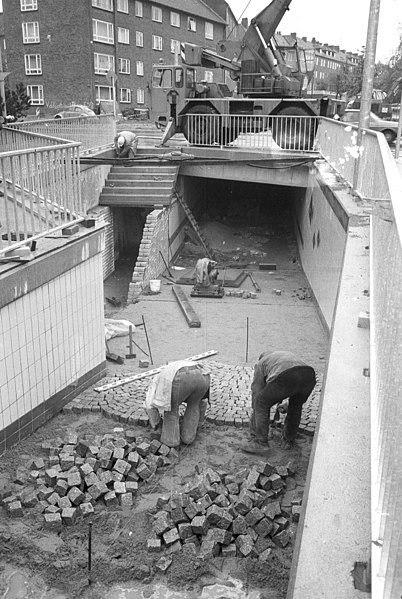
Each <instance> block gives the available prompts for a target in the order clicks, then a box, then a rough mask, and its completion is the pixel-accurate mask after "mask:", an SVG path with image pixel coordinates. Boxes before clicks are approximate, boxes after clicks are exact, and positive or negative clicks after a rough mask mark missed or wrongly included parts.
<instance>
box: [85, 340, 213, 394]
mask: <svg viewBox="0 0 402 599" xmlns="http://www.w3.org/2000/svg"><path fill="white" fill-rule="evenodd" d="M217 353H218V352H217V351H216V350H214V349H211V350H209V351H206V352H203V353H202V354H196V355H195V356H191V357H190V358H185V360H192V361H193V362H197V361H198V360H203V359H204V358H210V357H211V356H216V354H217ZM162 368H163V366H159V368H152V370H147V371H146V372H141V373H140V374H133V376H127V377H125V378H123V379H120V380H118V381H114V382H113V383H106V385H101V386H100V387H95V391H98V393H100V392H101V391H109V389H114V388H115V387H121V386H122V385H126V384H127V383H133V382H134V381H139V380H140V379H145V378H146V377H148V376H154V375H155V374H158V372H160V371H161V370H162Z"/></svg>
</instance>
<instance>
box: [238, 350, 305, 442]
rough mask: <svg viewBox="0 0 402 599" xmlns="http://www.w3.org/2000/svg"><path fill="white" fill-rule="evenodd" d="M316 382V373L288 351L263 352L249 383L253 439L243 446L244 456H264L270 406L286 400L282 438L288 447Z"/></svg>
mask: <svg viewBox="0 0 402 599" xmlns="http://www.w3.org/2000/svg"><path fill="white" fill-rule="evenodd" d="M315 383H316V378H315V372H314V369H313V368H312V367H311V366H308V365H307V364H305V362H303V361H302V360H300V359H299V358H298V357H297V356H295V355H294V354H292V353H291V352H287V351H274V352H264V353H263V354H261V355H260V357H259V360H258V362H257V364H256V365H255V367H254V378H253V382H252V384H251V402H252V413H251V420H250V433H251V436H252V438H253V439H252V440H251V441H248V442H246V443H244V444H243V445H242V447H241V448H242V450H243V451H246V452H247V453H265V452H266V451H267V449H268V431H269V421H270V410H271V408H272V406H274V405H275V404H278V403H280V402H282V401H283V400H284V399H286V398H289V405H288V411H287V415H286V419H285V423H284V428H283V433H282V438H283V444H284V446H285V447H287V448H290V447H291V446H292V444H293V442H294V440H295V438H296V435H297V431H298V428H299V424H300V420H301V413H302V408H303V404H304V403H305V402H306V401H307V399H308V397H309V395H310V393H311V392H312V390H313V389H314V385H315Z"/></svg>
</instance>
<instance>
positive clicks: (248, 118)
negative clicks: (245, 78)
mask: <svg viewBox="0 0 402 599" xmlns="http://www.w3.org/2000/svg"><path fill="white" fill-rule="evenodd" d="M318 121H319V117H310V116H295V117H290V116H257V115H228V114H188V115H186V116H185V117H183V122H182V129H183V133H184V135H185V137H186V139H187V140H188V141H189V142H190V143H191V144H195V145H199V146H211V145H221V146H230V147H241V148H248V149H265V150H266V149H272V150H273V151H278V150H281V149H282V150H292V151H296V152H301V151H303V152H305V151H312V150H314V138H315V132H316V129H317V125H318Z"/></svg>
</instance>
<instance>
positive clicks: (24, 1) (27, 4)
mask: <svg viewBox="0 0 402 599" xmlns="http://www.w3.org/2000/svg"><path fill="white" fill-rule="evenodd" d="M27 10H38V0H21V12H25V11H27Z"/></svg>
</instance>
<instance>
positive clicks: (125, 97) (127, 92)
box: [120, 87, 131, 104]
mask: <svg viewBox="0 0 402 599" xmlns="http://www.w3.org/2000/svg"><path fill="white" fill-rule="evenodd" d="M120 102H128V103H129V104H131V89H130V88H129V87H122V88H121V89H120Z"/></svg>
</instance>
